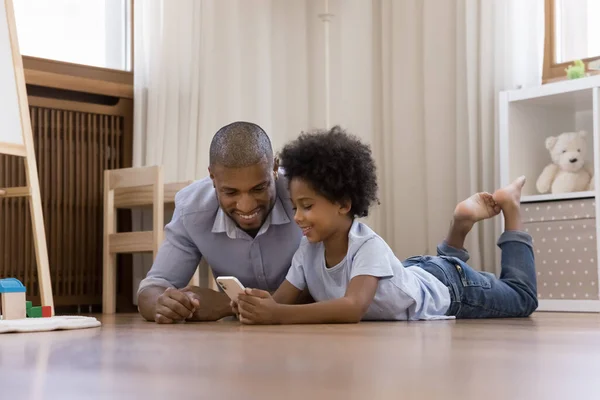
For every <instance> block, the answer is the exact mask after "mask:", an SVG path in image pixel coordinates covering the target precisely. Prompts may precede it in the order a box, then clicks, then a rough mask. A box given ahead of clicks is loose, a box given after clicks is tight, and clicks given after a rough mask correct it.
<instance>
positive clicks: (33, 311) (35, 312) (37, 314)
mask: <svg viewBox="0 0 600 400" xmlns="http://www.w3.org/2000/svg"><path fill="white" fill-rule="evenodd" d="M27 316H28V317H29V318H42V307H31V308H30V309H29V310H27Z"/></svg>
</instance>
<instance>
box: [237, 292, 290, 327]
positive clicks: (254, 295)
mask: <svg viewBox="0 0 600 400" xmlns="http://www.w3.org/2000/svg"><path fill="white" fill-rule="evenodd" d="M280 308H281V307H280V305H279V304H277V302H275V300H274V299H273V297H272V296H271V294H270V293H269V292H267V291H264V290H258V289H246V291H245V293H244V294H240V295H239V296H238V309H239V319H240V322H242V323H243V324H249V325H256V324H278V323H280V320H279V310H280Z"/></svg>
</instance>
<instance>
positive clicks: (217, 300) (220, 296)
mask: <svg viewBox="0 0 600 400" xmlns="http://www.w3.org/2000/svg"><path fill="white" fill-rule="evenodd" d="M181 290H182V292H184V293H185V294H187V295H188V296H191V297H193V298H195V299H197V300H198V302H199V306H197V307H196V308H195V310H194V312H193V314H192V316H191V317H189V318H188V320H190V321H217V320H220V319H221V318H225V317H228V316H231V315H234V314H233V312H232V310H231V308H230V305H229V297H227V295H226V294H225V293H221V292H217V291H214V290H212V289H208V288H200V287H198V286H188V287H186V288H184V289H181Z"/></svg>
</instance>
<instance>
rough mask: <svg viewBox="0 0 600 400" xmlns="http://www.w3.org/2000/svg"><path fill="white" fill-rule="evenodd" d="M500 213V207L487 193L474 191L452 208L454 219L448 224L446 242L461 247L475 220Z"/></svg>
mask: <svg viewBox="0 0 600 400" xmlns="http://www.w3.org/2000/svg"><path fill="white" fill-rule="evenodd" d="M498 214H500V207H499V206H498V204H496V202H495V201H494V198H493V196H492V195H491V194H489V193H485V192H482V193H476V194H474V195H473V196H471V197H469V198H468V199H466V200H464V201H461V202H460V203H458V205H457V206H456V208H455V209H454V220H453V221H452V224H451V225H450V230H449V231H448V236H446V243H448V245H450V246H452V247H455V248H457V249H462V248H463V246H464V243H465V238H466V236H467V234H468V233H469V232H470V231H471V229H472V228H473V225H475V223H476V222H477V221H481V220H482V219H486V218H492V217H494V216H496V215H498Z"/></svg>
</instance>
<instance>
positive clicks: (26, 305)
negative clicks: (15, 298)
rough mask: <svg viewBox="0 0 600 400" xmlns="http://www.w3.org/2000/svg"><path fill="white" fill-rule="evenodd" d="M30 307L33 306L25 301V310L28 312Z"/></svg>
mask: <svg viewBox="0 0 600 400" xmlns="http://www.w3.org/2000/svg"><path fill="white" fill-rule="evenodd" d="M32 306H33V304H32V303H31V302H30V301H26V302H25V308H26V309H27V310H29V309H30V308H31V307H32Z"/></svg>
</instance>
